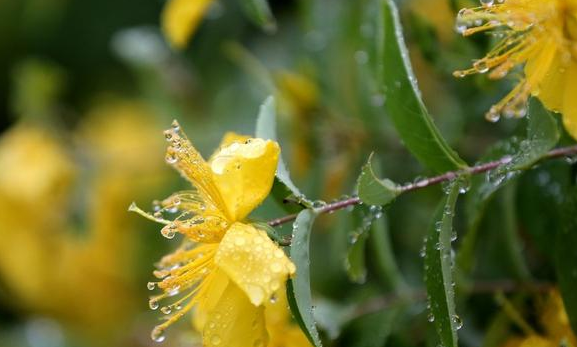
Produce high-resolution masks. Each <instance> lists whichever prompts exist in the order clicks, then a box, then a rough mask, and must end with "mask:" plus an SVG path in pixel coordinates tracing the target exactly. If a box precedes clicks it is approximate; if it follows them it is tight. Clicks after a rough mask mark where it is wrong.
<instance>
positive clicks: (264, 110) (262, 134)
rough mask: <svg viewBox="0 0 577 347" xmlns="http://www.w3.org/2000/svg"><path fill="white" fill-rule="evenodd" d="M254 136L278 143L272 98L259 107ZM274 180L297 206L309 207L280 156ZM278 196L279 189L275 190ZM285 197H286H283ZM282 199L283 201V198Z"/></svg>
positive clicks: (309, 203) (310, 204) (309, 204)
mask: <svg viewBox="0 0 577 347" xmlns="http://www.w3.org/2000/svg"><path fill="white" fill-rule="evenodd" d="M255 136H256V137H258V138H261V139H265V140H273V141H277V142H278V138H277V132H276V103H275V99H274V97H272V96H269V97H268V98H267V99H266V100H265V101H264V103H263V104H262V105H261V106H260V110H259V113H258V118H257V121H256V131H255ZM276 178H277V179H278V180H279V181H280V182H281V183H282V184H283V185H284V186H285V187H286V188H287V189H288V191H289V192H290V194H292V195H293V196H294V198H295V200H296V202H297V203H298V204H301V205H303V206H305V207H311V206H312V202H311V201H309V200H308V199H307V198H306V197H305V195H304V194H303V193H301V191H300V190H299V189H298V188H297V186H296V185H295V184H294V183H293V181H292V180H291V178H290V174H289V172H288V169H287V167H286V164H285V162H284V160H283V159H282V155H281V157H280V158H279V160H278V166H277V169H276ZM275 192H276V193H277V194H276V195H277V196H278V192H279V189H278V187H277V189H276V190H275ZM285 197H286V196H285ZM285 197H283V199H284V198H285Z"/></svg>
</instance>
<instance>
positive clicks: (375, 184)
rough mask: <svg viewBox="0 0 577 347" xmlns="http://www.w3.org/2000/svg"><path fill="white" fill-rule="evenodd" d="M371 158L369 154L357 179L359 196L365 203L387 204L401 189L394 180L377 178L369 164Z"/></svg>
mask: <svg viewBox="0 0 577 347" xmlns="http://www.w3.org/2000/svg"><path fill="white" fill-rule="evenodd" d="M372 158H373V155H372V154H371V156H370V157H369V160H368V161H367V163H366V164H365V166H363V170H362V171H361V174H360V176H359V178H358V181H357V190H358V192H359V198H360V199H361V201H362V202H363V203H365V204H367V205H379V206H383V205H387V204H389V203H391V202H392V201H393V200H394V199H395V198H396V197H397V196H398V195H399V194H400V193H401V190H400V188H399V186H398V185H397V184H396V183H395V182H393V181H391V180H389V179H386V178H385V179H379V178H377V176H376V175H375V173H374V171H373V167H372V164H371V163H372Z"/></svg>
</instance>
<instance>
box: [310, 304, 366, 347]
mask: <svg viewBox="0 0 577 347" xmlns="http://www.w3.org/2000/svg"><path fill="white" fill-rule="evenodd" d="M355 309H356V306H355V305H351V304H342V303H340V302H335V301H329V300H327V299H321V298H319V299H318V300H316V301H315V310H314V312H313V315H314V318H315V320H316V322H317V325H318V326H319V327H320V328H321V329H323V331H324V332H326V334H327V336H328V337H329V339H333V340H334V339H336V338H337V337H338V336H339V335H340V333H341V329H342V328H343V326H344V325H345V324H347V323H348V322H349V320H350V319H351V318H350V317H351V315H352V314H354V311H355Z"/></svg>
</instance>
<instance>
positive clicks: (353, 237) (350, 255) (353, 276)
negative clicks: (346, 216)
mask: <svg viewBox="0 0 577 347" xmlns="http://www.w3.org/2000/svg"><path fill="white" fill-rule="evenodd" d="M353 213H354V214H355V217H356V218H355V223H356V229H355V230H353V231H352V232H351V233H350V235H349V244H350V247H349V249H348V252H347V258H346V259H345V269H346V270H347V274H348V276H349V279H350V280H351V281H353V282H357V283H364V282H365V280H366V278H367V267H366V264H365V251H366V243H367V239H368V238H369V235H370V232H371V226H372V225H373V222H374V221H375V220H376V219H379V218H381V217H382V216H383V212H382V208H381V207H380V206H370V207H368V208H367V207H364V208H357V209H355V211H353Z"/></svg>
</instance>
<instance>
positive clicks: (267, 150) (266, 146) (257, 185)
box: [210, 139, 280, 221]
mask: <svg viewBox="0 0 577 347" xmlns="http://www.w3.org/2000/svg"><path fill="white" fill-rule="evenodd" d="M279 153H280V148H279V145H278V144H277V143H276V142H274V141H270V140H266V141H265V140H263V139H249V140H247V141H246V142H244V143H238V142H234V143H232V144H231V145H229V146H227V147H224V148H222V149H221V150H220V151H219V152H218V153H217V154H216V155H215V156H214V157H213V158H212V160H211V162H210V165H211V169H212V173H213V181H214V183H215V184H216V186H217V187H218V190H219V192H220V195H221V196H222V200H223V201H224V202H225V204H226V206H227V210H228V213H229V214H230V216H231V217H232V218H233V220H235V221H240V220H242V219H244V218H245V217H246V216H247V215H248V214H249V213H250V212H251V211H252V210H253V209H254V208H255V207H257V206H258V205H259V204H260V203H261V202H262V201H263V200H264V199H265V198H266V197H267V195H268V193H269V192H270V189H271V187H272V183H273V180H274V175H275V171H276V167H277V163H278V157H279Z"/></svg>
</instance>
